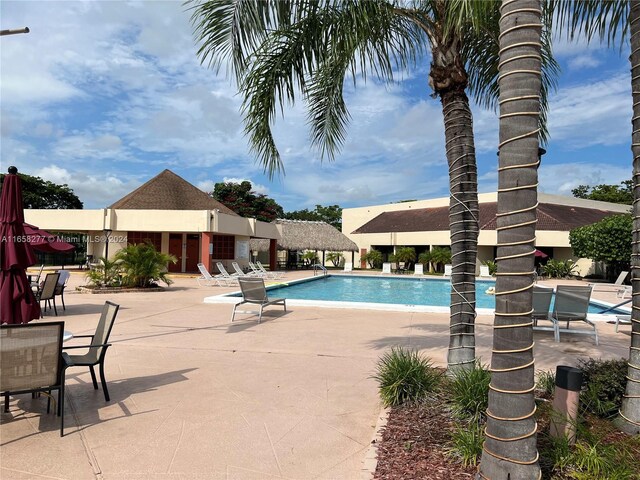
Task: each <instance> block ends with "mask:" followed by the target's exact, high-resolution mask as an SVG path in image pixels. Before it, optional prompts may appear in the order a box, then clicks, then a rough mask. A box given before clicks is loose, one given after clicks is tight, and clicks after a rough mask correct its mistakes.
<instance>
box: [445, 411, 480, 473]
mask: <svg viewBox="0 0 640 480" xmlns="http://www.w3.org/2000/svg"><path fill="white" fill-rule="evenodd" d="M482 429H483V426H482V424H480V423H478V422H477V421H475V420H470V421H469V422H468V423H466V424H464V425H462V426H458V427H456V429H455V430H454V431H453V433H452V434H451V446H450V447H448V448H447V454H448V455H449V456H451V457H453V458H454V459H457V460H459V461H460V463H462V465H464V466H465V467H468V466H474V465H476V464H477V463H478V460H479V459H480V455H482V445H483V443H484V436H483V435H482Z"/></svg>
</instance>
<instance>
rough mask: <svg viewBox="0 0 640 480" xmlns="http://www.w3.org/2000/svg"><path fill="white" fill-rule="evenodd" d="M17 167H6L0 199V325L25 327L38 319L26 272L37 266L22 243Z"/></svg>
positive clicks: (37, 311)
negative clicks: (13, 324)
mask: <svg viewBox="0 0 640 480" xmlns="http://www.w3.org/2000/svg"><path fill="white" fill-rule="evenodd" d="M17 173H18V169H17V168H16V167H9V175H6V176H5V177H4V182H3V184H2V195H1V196H0V269H1V271H0V323H27V322H30V321H31V320H35V319H36V318H39V317H40V304H39V303H38V301H37V300H36V299H35V296H34V295H33V291H32V290H31V286H30V285H29V281H28V280H27V274H26V273H25V270H26V268H27V267H30V266H31V265H33V264H34V263H36V257H35V255H34V254H33V250H32V248H31V246H30V245H29V244H28V243H27V242H26V241H25V240H26V236H25V232H24V225H23V224H24V210H23V207H22V185H21V183H20V177H18V175H17Z"/></svg>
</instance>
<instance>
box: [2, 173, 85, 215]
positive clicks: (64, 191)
mask: <svg viewBox="0 0 640 480" xmlns="http://www.w3.org/2000/svg"><path fill="white" fill-rule="evenodd" d="M18 176H19V177H20V180H22V200H23V204H24V208H45V209H58V208H62V209H80V208H82V207H83V204H82V202H81V201H80V199H79V198H78V197H77V195H76V194H75V193H73V189H71V188H70V187H69V186H68V185H67V184H66V183H65V184H62V185H58V184H56V183H53V182H50V181H48V180H43V179H42V178H40V177H33V176H31V175H25V174H24V173H18ZM4 177H5V175H4V174H2V175H0V184H2V183H4ZM0 190H2V188H0Z"/></svg>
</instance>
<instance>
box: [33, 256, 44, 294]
mask: <svg viewBox="0 0 640 480" xmlns="http://www.w3.org/2000/svg"><path fill="white" fill-rule="evenodd" d="M42 270H44V263H43V264H42V265H40V270H38V275H36V276H35V278H33V277H32V279H31V288H33V289H34V291H37V290H38V288H40V277H42Z"/></svg>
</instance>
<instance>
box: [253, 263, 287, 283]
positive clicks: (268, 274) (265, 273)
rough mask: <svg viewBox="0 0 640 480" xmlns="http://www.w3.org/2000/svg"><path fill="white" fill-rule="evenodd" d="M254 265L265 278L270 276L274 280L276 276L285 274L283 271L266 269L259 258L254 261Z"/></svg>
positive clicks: (280, 276)
mask: <svg viewBox="0 0 640 480" xmlns="http://www.w3.org/2000/svg"><path fill="white" fill-rule="evenodd" d="M256 266H257V267H258V268H259V269H260V271H262V272H263V273H264V275H265V277H266V278H272V279H274V280H275V279H277V278H282V277H284V275H285V272H274V271H272V270H267V269H266V268H264V265H262V263H260V261H259V260H258V261H257V262H256Z"/></svg>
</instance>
